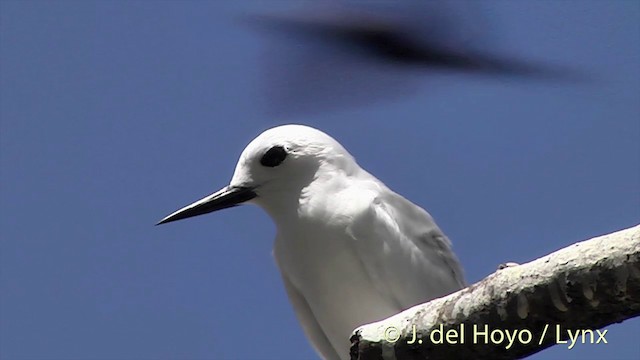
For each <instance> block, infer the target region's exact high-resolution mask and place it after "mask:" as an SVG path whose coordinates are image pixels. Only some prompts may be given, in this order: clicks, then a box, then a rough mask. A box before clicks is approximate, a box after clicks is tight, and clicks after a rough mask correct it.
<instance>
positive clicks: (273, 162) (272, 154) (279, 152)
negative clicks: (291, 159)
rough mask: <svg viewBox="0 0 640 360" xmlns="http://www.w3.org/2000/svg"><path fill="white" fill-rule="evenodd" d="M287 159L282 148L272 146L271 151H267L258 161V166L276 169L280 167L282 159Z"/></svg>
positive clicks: (285, 152)
mask: <svg viewBox="0 0 640 360" xmlns="http://www.w3.org/2000/svg"><path fill="white" fill-rule="evenodd" d="M286 157H287V151H286V150H285V149H284V147H282V146H274V147H272V148H271V149H269V150H267V152H266V153H264V155H262V158H261V159H260V164H262V165H263V166H268V167H276V166H278V165H280V164H281V163H282V162H283V161H284V158H286Z"/></svg>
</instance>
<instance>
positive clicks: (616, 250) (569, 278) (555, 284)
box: [351, 225, 640, 360]
mask: <svg viewBox="0 0 640 360" xmlns="http://www.w3.org/2000/svg"><path fill="white" fill-rule="evenodd" d="M638 315H640V225H637V226H634V227H632V228H629V229H626V230H622V231H618V232H615V233H611V234H608V235H604V236H600V237H596V238H593V239H591V240H587V241H583V242H579V243H576V244H573V245H571V246H568V247H566V248H564V249H561V250H558V251H556V252H554V253H552V254H549V255H547V256H544V257H542V258H539V259H537V260H534V261H532V262H529V263H527V264H523V265H517V266H512V267H507V268H505V269H501V270H498V271H496V272H495V273H493V274H491V275H489V276H488V277H486V278H485V279H483V280H482V281H480V282H478V283H476V284H473V285H471V286H469V287H468V288H466V289H462V290H460V291H458V292H456V293H453V294H451V295H448V296H446V297H444V298H439V299H435V300H432V301H430V302H428V303H425V304H421V305H417V306H415V307H413V308H411V309H408V310H406V311H403V312H401V313H399V314H397V315H394V316H392V317H390V318H388V319H385V320H382V321H379V322H376V323H372V324H368V325H364V326H361V327H359V328H358V329H356V330H355V331H354V334H353V336H352V337H351V344H352V346H351V359H358V360H372V359H376V360H377V359H398V360H404V359H427V358H428V359H447V358H452V357H454V356H455V358H463V359H467V358H473V359H516V358H521V357H524V356H527V355H531V354H533V353H536V352H538V351H541V350H543V349H545V348H547V347H549V346H552V345H555V344H558V343H561V342H563V341H567V343H563V344H564V345H563V346H570V345H571V344H572V341H575V342H577V343H581V342H582V341H583V339H584V341H585V342H589V343H597V342H600V343H603V342H604V341H606V330H604V331H603V330H598V329H601V328H602V327H604V326H607V325H609V324H613V323H616V322H622V321H623V320H625V319H629V318H632V317H635V316H638ZM414 326H415V327H414ZM414 333H415V334H416V335H415V341H412V340H414ZM603 333H604V334H603ZM572 339H573V340H572Z"/></svg>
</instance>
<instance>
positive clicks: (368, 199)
mask: <svg viewBox="0 0 640 360" xmlns="http://www.w3.org/2000/svg"><path fill="white" fill-rule="evenodd" d="M242 203H252V204H256V205H258V206H260V207H261V208H263V209H264V210H265V211H266V212H267V213H268V214H269V216H270V217H271V219H273V221H274V222H275V224H276V226H277V235H276V239H275V244H274V251H273V253H274V257H275V260H276V263H277V264H278V268H279V269H280V272H281V274H282V280H283V281H284V285H285V289H286V291H287V294H288V296H289V300H290V301H291V304H292V305H293V308H294V310H295V313H296V315H297V318H298V320H299V321H300V324H301V325H302V328H303V330H304V332H305V334H306V336H307V337H308V338H309V340H310V341H311V343H312V344H313V346H314V347H315V349H316V350H317V352H318V353H319V354H320V355H321V356H322V357H323V358H325V359H348V358H349V347H350V342H349V337H350V335H351V332H352V331H353V330H354V329H355V328H357V327H358V326H360V325H364V324H367V323H370V322H374V321H377V320H381V319H383V318H386V317H389V316H391V315H394V314H396V313H398V312H400V311H402V310H405V309H407V308H409V307H411V306H413V305H417V304H419V303H422V302H426V301H428V300H431V299H434V298H437V297H441V296H444V295H447V294H449V293H452V292H454V291H456V290H459V289H461V288H463V287H464V286H465V282H464V279H463V274H462V268H461V266H460V263H459V262H458V260H457V258H456V256H455V254H454V253H453V251H452V250H451V243H450V242H449V239H447V237H446V236H445V235H444V233H443V232H442V231H441V230H440V228H438V226H437V225H436V223H435V222H434V220H433V219H432V217H431V216H430V215H429V213H427V212H426V211H425V210H423V209H422V208H420V207H419V206H417V205H415V204H413V203H412V202H410V201H409V200H407V199H405V198H404V197H402V196H400V195H398V194H396V193H395V192H393V191H392V190H390V189H389V188H388V187H387V186H385V185H384V184H383V183H382V182H381V181H380V180H378V179H376V178H375V177H374V176H373V175H371V174H369V173H368V172H366V171H365V170H364V169H362V168H361V167H360V166H359V165H358V164H357V163H356V161H355V159H354V158H353V156H351V154H349V153H348V152H347V150H345V149H344V148H343V147H342V145H340V143H338V142H337V141H336V140H334V139H333V138H332V137H330V136H329V135H327V134H325V133H323V132H321V131H319V130H317V129H314V128H311V127H308V126H303V125H283V126H278V127H275V128H272V129H269V130H266V131H265V132H263V133H262V134H260V135H259V136H258V137H257V138H255V139H254V140H253V141H251V143H250V144H249V145H247V147H246V148H245V149H244V151H243V152H242V155H240V159H239V160H238V164H237V166H236V169H235V172H234V174H233V177H232V179H231V182H230V183H229V185H228V186H226V187H224V188H223V189H221V190H219V191H217V192H215V193H214V194H212V195H209V196H207V197H205V198H203V199H201V200H198V201H196V202H194V203H193V204H191V205H188V206H186V207H184V208H182V209H180V210H178V211H176V212H174V213H173V214H171V215H169V216H167V217H166V218H164V219H163V220H161V221H160V222H159V224H162V223H167V222H171V221H175V220H180V219H184V218H188V217H192V216H196V215H201V214H205V213H209V212H212V211H216V210H220V209H224V208H228V207H233V206H236V205H239V204H242Z"/></svg>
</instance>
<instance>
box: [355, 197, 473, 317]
mask: <svg viewBox="0 0 640 360" xmlns="http://www.w3.org/2000/svg"><path fill="white" fill-rule="evenodd" d="M381 186H382V188H381V189H380V190H382V191H377V192H376V193H375V195H374V196H370V199H372V200H371V202H370V203H369V206H367V207H366V208H365V209H364V210H363V211H361V212H360V213H359V214H358V215H356V216H355V217H354V218H353V221H352V223H351V225H350V226H349V229H348V231H349V233H350V234H351V236H352V238H353V239H354V242H355V248H356V251H357V252H358V253H359V258H360V259H361V261H362V263H363V266H364V267H365V269H366V271H367V273H368V274H369V277H370V278H371V280H372V282H373V283H374V284H376V286H378V290H379V292H380V293H381V294H382V296H385V297H387V298H388V299H389V301H391V302H394V303H395V304H396V305H397V306H398V307H399V311H400V310H404V309H406V308H408V307H411V306H413V305H416V304H419V303H422V302H425V301H428V300H431V299H433V298H436V297H441V296H444V295H447V294H449V293H452V292H454V291H457V290H459V289H461V288H463V287H464V286H465V282H464V277H463V272H462V267H461V266H460V263H459V262H458V259H457V258H456V256H455V254H454V253H453V251H452V249H451V242H450V241H449V239H448V238H447V237H446V236H445V235H444V233H443V232H442V231H441V230H440V228H438V226H437V225H436V223H435V222H434V221H433V218H432V217H431V216H430V215H429V213H427V212H426V211H425V210H423V209H422V208H420V207H418V206H417V205H415V204H413V203H411V202H410V201H408V200H407V199H405V198H404V197H402V196H400V195H398V194H396V193H394V192H392V191H391V190H389V189H387V188H386V187H384V186H383V185H381ZM369 194H371V192H370V193H369Z"/></svg>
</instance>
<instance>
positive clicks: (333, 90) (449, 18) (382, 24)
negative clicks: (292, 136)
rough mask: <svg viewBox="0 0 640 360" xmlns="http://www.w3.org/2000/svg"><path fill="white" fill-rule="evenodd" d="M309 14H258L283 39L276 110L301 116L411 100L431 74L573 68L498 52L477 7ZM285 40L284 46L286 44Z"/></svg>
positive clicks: (270, 81)
mask: <svg viewBox="0 0 640 360" xmlns="http://www.w3.org/2000/svg"><path fill="white" fill-rule="evenodd" d="M313 4H316V6H315V7H311V6H309V9H307V10H306V11H303V12H297V13H295V14H288V15H260V16H252V17H250V20H251V22H252V24H254V25H256V26H259V28H260V29H265V30H270V31H271V32H274V33H276V34H278V35H280V40H281V41H279V42H277V43H276V44H275V45H274V44H272V47H271V48H270V49H271V52H270V53H269V55H268V56H267V60H266V61H269V62H270V65H269V66H268V70H267V80H266V87H267V88H268V90H267V91H266V92H267V97H268V101H269V106H270V107H271V111H272V112H274V113H276V114H295V113H298V112H315V111H320V110H330V109H338V108H341V107H345V106H353V105H357V104H363V105H364V104H368V103H371V102H375V101H379V100H386V99H391V98H395V97H398V96H404V95H407V94H409V93H411V92H414V91H415V88H416V85H417V84H418V82H417V80H418V79H419V78H420V77H416V75H420V73H421V72H423V71H424V70H429V71H432V72H435V71H448V72H455V73H466V74H477V75H485V76H492V77H495V76H503V77H509V76H510V77H515V76H517V77H522V78H546V79H554V78H555V79H561V78H565V77H567V75H568V74H569V72H568V71H567V69H561V68H559V67H552V66H543V65H541V64H539V63H537V64H536V63H532V62H528V61H523V60H515V59H514V58H512V57H509V56H504V55H498V54H496V51H495V50H493V51H492V50H491V49H490V48H489V46H488V44H487V42H486V41H483V40H482V38H483V37H486V36H483V33H484V35H486V32H487V31H486V29H487V28H488V27H489V26H488V25H487V23H486V21H483V20H482V16H480V15H481V11H479V9H478V8H477V7H475V6H474V3H473V2H468V1H466V2H440V1H426V0H424V1H419V0H396V1H372V2H363V1H360V2H357V1H351V2H335V1H325V2H321V3H320V4H322V5H323V6H317V3H313ZM282 40H284V41H282Z"/></svg>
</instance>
